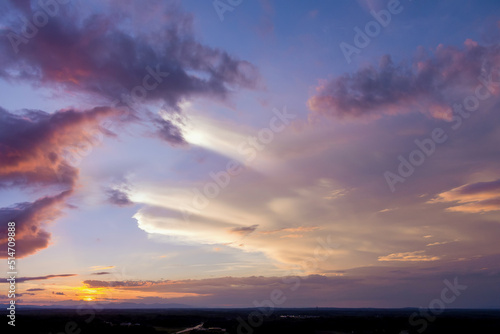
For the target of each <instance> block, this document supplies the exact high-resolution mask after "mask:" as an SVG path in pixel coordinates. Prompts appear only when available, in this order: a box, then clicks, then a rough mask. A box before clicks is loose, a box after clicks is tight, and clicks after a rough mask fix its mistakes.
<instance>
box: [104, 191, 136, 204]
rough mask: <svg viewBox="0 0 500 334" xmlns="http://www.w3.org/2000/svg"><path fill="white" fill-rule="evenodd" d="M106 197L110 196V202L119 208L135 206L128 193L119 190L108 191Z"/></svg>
mask: <svg viewBox="0 0 500 334" xmlns="http://www.w3.org/2000/svg"><path fill="white" fill-rule="evenodd" d="M106 195H108V202H110V203H111V204H114V205H118V206H128V205H133V204H134V202H132V201H131V200H130V199H129V198H128V195H127V193H125V192H123V191H121V190H118V189H107V190H106Z"/></svg>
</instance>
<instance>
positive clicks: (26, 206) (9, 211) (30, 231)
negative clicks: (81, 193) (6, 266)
mask: <svg viewBox="0 0 500 334" xmlns="http://www.w3.org/2000/svg"><path fill="white" fill-rule="evenodd" d="M71 192H72V191H71V190H67V191H64V192H62V193H60V194H59V195H56V196H52V197H51V196H46V197H43V198H40V199H38V200H36V201H34V202H25V203H18V204H16V205H14V206H11V207H8V208H1V209H0V220H1V221H3V222H15V223H16V257H18V258H22V257H25V256H28V255H31V254H34V253H36V252H38V251H40V250H42V249H44V248H47V247H48V246H49V242H50V233H49V232H47V231H46V230H45V229H44V228H45V226H46V224H47V223H50V222H52V221H54V220H55V219H56V218H58V217H59V216H60V215H61V207H62V206H63V205H64V201H65V199H66V198H67V197H68V196H69V195H70V194H71ZM7 241H8V236H7V229H3V230H2V232H0V245H1V247H2V249H1V250H0V258H7V257H8V256H7V255H8V254H7Z"/></svg>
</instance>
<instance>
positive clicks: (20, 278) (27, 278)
mask: <svg viewBox="0 0 500 334" xmlns="http://www.w3.org/2000/svg"><path fill="white" fill-rule="evenodd" d="M73 276H78V275H77V274H60V275H46V276H35V277H17V278H16V282H18V283H21V282H26V281H38V280H46V279H51V278H61V277H73ZM4 283H7V281H5V282H4ZM41 290H45V289H41ZM28 291H40V290H31V289H30V290H28Z"/></svg>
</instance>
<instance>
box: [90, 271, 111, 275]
mask: <svg viewBox="0 0 500 334" xmlns="http://www.w3.org/2000/svg"><path fill="white" fill-rule="evenodd" d="M90 275H111V273H110V272H109V271H100V272H98V273H92V274H90Z"/></svg>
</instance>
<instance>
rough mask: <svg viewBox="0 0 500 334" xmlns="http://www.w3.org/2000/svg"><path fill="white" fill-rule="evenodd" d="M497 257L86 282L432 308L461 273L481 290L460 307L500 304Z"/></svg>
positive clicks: (133, 293) (162, 292)
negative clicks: (436, 265) (434, 266)
mask: <svg viewBox="0 0 500 334" xmlns="http://www.w3.org/2000/svg"><path fill="white" fill-rule="evenodd" d="M495 259H498V255H497V256H494V257H487V258H483V259H478V260H476V261H471V260H465V261H462V262H451V263H443V264H440V266H442V268H441V270H429V269H428V268H424V267H418V266H415V265H413V264H412V265H411V266H409V264H408V263H401V266H399V267H398V268H397V269H395V270H394V268H393V267H387V266H370V267H364V268H356V269H349V270H344V271H341V272H336V273H335V274H336V275H331V276H329V275H307V276H305V275H304V276H302V275H301V276H294V275H290V276H267V277H264V276H245V277H233V276H226V277H218V278H205V279H183V280H160V281H147V282H145V281H97V280H93V281H84V284H85V285H86V286H87V287H88V288H94V289H96V288H107V289H117V290H119V293H120V295H121V296H130V298H127V301H128V302H137V301H138V299H140V297H139V298H138V296H144V295H147V296H152V297H160V298H165V297H166V298H168V299H169V302H176V303H184V304H189V305H196V306H198V307H205V306H209V305H210V306H212V307H214V306H218V307H222V306H224V305H225V306H226V307H227V306H228V305H231V306H233V307H255V306H256V305H255V304H254V303H255V302H256V301H257V302H261V301H264V300H268V299H269V296H270V294H271V293H275V292H273V291H279V292H280V294H281V295H282V296H283V298H280V300H282V303H281V304H279V305H276V306H279V307H293V306H294V305H301V306H302V307H315V306H327V307H328V306H329V307H332V306H333V307H363V306H364V307H372V306H376V307H386V306H391V305H392V307H409V306H414V307H426V306H428V304H429V300H432V299H433V298H435V294H436V291H441V290H442V289H443V288H444V287H445V286H446V285H444V283H443V281H444V280H445V279H446V280H449V281H453V280H454V277H457V279H458V282H459V283H460V284H462V285H467V286H471V287H472V286H475V287H477V290H475V293H474V294H468V296H465V295H464V297H463V299H462V297H461V298H460V300H458V301H457V302H458V303H457V304H454V306H456V307H462V305H471V304H474V305H476V306H479V305H487V303H492V304H491V305H498V300H495V296H496V295H497V294H493V292H495V293H496V292H498V291H499V287H498V284H496V283H497V281H498V277H499V272H498V270H496V269H488V268H486V267H488V266H489V265H488V263H495ZM406 265H408V266H406ZM481 268H483V269H481ZM338 274H341V276H339V275H338ZM415 286H418V289H415ZM111 291H112V290H111ZM150 302H155V301H154V300H151V301H150ZM462 303H463V304H462ZM381 305H382V306H381Z"/></svg>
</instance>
